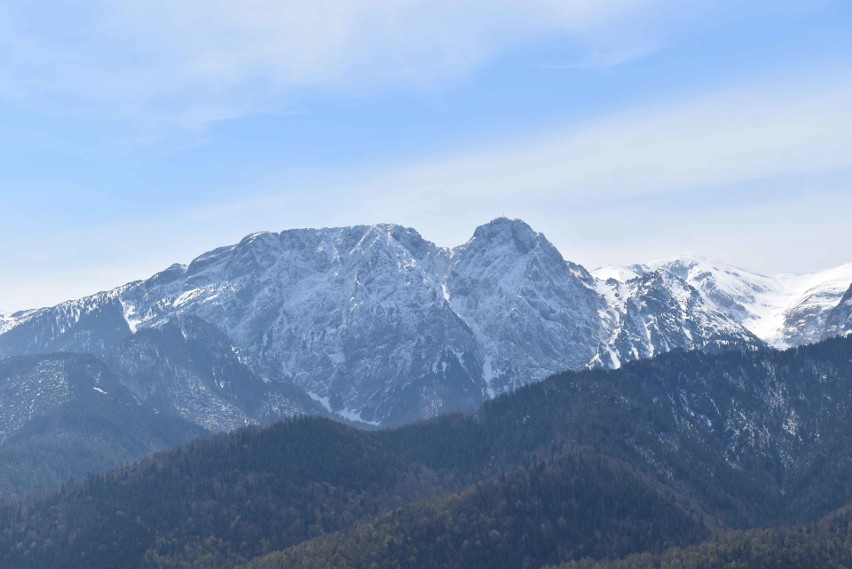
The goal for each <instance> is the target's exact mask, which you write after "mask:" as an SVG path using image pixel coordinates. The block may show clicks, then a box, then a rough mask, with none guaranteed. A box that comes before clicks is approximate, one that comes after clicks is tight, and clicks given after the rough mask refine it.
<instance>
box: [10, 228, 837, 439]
mask: <svg viewBox="0 0 852 569" xmlns="http://www.w3.org/2000/svg"><path fill="white" fill-rule="evenodd" d="M690 262H691V261H690ZM681 264H682V265H683V266H678V265H677V264H676V263H674V262H668V263H666V262H659V263H657V265H659V266H650V265H634V266H632V268H630V269H627V270H623V271H621V274H629V273H627V272H626V271H630V273H632V274H635V275H636V278H635V279H630V280H628V281H627V282H624V283H622V282H619V281H618V280H615V279H611V278H607V280H602V279H600V278H597V277H596V276H595V275H594V271H593V272H589V271H588V270H586V269H585V268H584V267H582V266H581V265H578V264H575V263H572V262H570V261H567V260H565V259H564V258H563V257H562V255H561V253H560V252H559V251H558V250H557V249H556V248H555V247H554V246H553V245H552V244H551V243H550V242H549V241H548V240H547V238H546V237H545V236H544V235H543V234H541V233H539V232H536V231H534V230H533V229H532V228H531V227H530V226H529V225H528V224H526V223H525V222H523V221H522V220H518V219H515V220H510V219H507V218H497V219H495V220H493V221H491V222H489V223H487V224H484V225H482V226H480V227H478V228H477V229H476V230H475V231H474V234H473V236H472V237H471V239H469V240H468V241H467V242H466V243H464V244H462V245H459V246H457V247H454V248H451V249H450V248H442V247H438V246H436V245H435V244H434V243H432V242H430V241H428V240H426V239H424V238H423V237H422V236H421V235H420V234H419V233H418V232H417V231H416V230H414V229H411V228H405V227H403V226H400V225H394V224H379V225H372V226H368V225H361V226H353V227H339V228H324V229H292V230H285V231H282V232H280V233H273V232H260V233H253V234H251V235H248V236H246V237H245V238H243V239H242V240H241V241H240V242H238V243H236V244H234V245H229V246H225V247H219V248H216V249H213V250H211V251H209V252H207V253H204V254H202V255H200V256H198V257H197V258H195V259H194V260H193V261H192V262H190V263H189V264H187V265H180V264H174V265H172V266H170V267H168V268H167V269H165V270H164V271H161V272H159V273H157V274H155V275H153V276H152V277H150V278H148V279H146V280H140V281H134V282H131V283H128V284H126V285H123V286H121V287H118V288H116V289H113V290H111V291H105V292H101V293H97V294H95V295H91V296H89V297H85V298H83V299H78V300H74V301H68V302H66V303H62V304H59V305H56V306H54V307H46V308H41V309H37V310H29V311H22V312H18V313H15V314H13V315H11V316H6V317H4V318H5V320H3V321H2V322H0V357H8V356H12V355H21V354H30V353H47V352H55V351H79V352H91V353H95V354H98V355H102V354H104V353H106V352H108V351H109V350H111V349H113V348H115V346H117V345H118V344H119V343H121V342H122V341H123V340H124V339H126V338H129V337H132V336H133V335H134V334H136V333H138V332H140V331H141V330H145V329H152V328H162V327H164V326H168V325H169V322H172V321H174V320H176V319H180V318H183V317H194V318H198V319H200V320H202V321H205V322H206V323H207V324H209V325H210V326H213V327H215V328H217V329H218V330H219V331H220V332H221V333H222V334H223V335H224V338H226V339H227V342H228V343H230V344H231V345H233V347H234V349H236V350H238V351H239V354H240V357H241V358H242V360H243V363H244V364H245V365H246V366H247V367H248V368H249V369H250V370H251V372H252V373H253V374H255V375H257V376H258V377H259V378H261V379H262V380H263V381H267V382H272V383H281V382H284V383H286V384H288V385H293V386H296V387H298V389H301V390H302V391H303V392H304V394H306V395H307V396H308V397H309V398H310V399H312V400H313V401H317V402H320V403H322V405H323V406H324V407H325V408H326V409H327V410H328V411H330V412H333V413H335V414H337V415H338V416H341V417H344V418H347V419H350V420H356V421H362V422H363V423H364V424H376V425H394V424H402V423H405V422H408V421H410V420H416V419H419V418H424V417H430V416H434V415H436V414H438V413H441V412H447V411H454V410H468V409H472V408H474V407H475V406H476V405H478V404H479V403H481V402H482V401H483V400H484V399H487V398H490V397H493V396H495V395H497V394H499V393H503V392H506V391H511V390H513V389H516V388H518V387H520V386H521V385H524V384H525V383H529V382H531V381H537V380H540V379H542V378H544V377H546V376H548V375H550V374H552V373H556V372H559V371H563V370H565V369H584V368H590V367H618V366H620V365H622V364H623V363H625V362H627V361H632V360H635V359H640V358H646V357H650V356H653V355H655V354H658V353H661V352H665V351H669V350H671V349H675V348H685V349H707V350H719V349H730V348H737V349H761V348H762V347H764V346H765V345H766V344H767V342H766V341H765V339H764V338H762V337H760V335H759V334H756V333H755V331H754V330H753V329H749V323H751V322H752V320H749V318H751V317H753V316H754V313H755V310H756V309H755V308H754V306H756V304H755V303H757V302H758V301H757V300H755V299H756V296H755V295H754V294H752V296H751V297H748V298H745V297H744V295H743V294H739V293H740V292H741V291H740V289H741V288H743V287H745V288H746V289H748V287H749V286H751V287H752V288H754V287H756V286H758V285H756V284H755V282H756V281H755V279H756V278H757V277H752V276H750V275H753V274H751V273H749V274H748V275H745V277H746V278H743V279H741V280H740V281H734V280H731V279H734V276H735V275H734V276H732V273H731V271H727V272H726V271H725V270H716V271H715V272H713V271H709V270H706V268H705V267H704V266H703V265H702V266H700V267H699V266H698V265H697V264H695V263H694V262H693V263H692V264H691V265H689V266H687V265H688V264H689V262H683V263H681ZM705 264H706V263H705ZM849 267H852V265H849ZM640 273H641V274H640ZM841 273H842V274H841V277H843V275H845V273H844V272H842V271H841ZM742 274H744V273H740V275H741V276H742ZM708 275H709V276H708ZM608 276H612V275H608ZM722 277H725V278H726V279H727V280H723V279H722ZM835 280H836V281H837V282H841V280H842V278H841V279H840V280H837V279H835ZM731 283H733V284H731ZM758 284H759V283H758ZM849 284H852V273H850V283H848V284H847V288H848V285H849ZM734 285H736V286H734ZM812 288H813V287H812ZM836 289H838V286H836V283H835V285H832V287H829V288H828V289H827V290H823V289H817V290H815V291H814V293H813V294H812V295H811V296H809V297H803V299H802V302H801V303H800V304H799V305H798V308H797V309H796V310H792V311H791V312H790V314H789V315H787V317H786V320H784V322H785V323H787V324H785V325H788V328H789V330H788V332H787V336H785V337H788V338H789V342H788V343H791V344H792V345H798V344H800V343H806V342H808V341H815V340H818V339H820V338H822V337H826V336H827V335H836V334H843V333H845V332H846V331H847V329H848V328H849V327H850V326H852V324H849V323H848V322H847V320H844V319H843V315H842V314H840V312H839V311H840V308H839V305H840V303H841V299H842V297H843V292H845V291H839V290H836ZM809 290H810V289H809ZM746 292H748V290H746ZM745 296H747V295H745ZM835 296H836V303H834V297H835ZM744 298H745V300H744ZM746 300H748V302H751V304H748V302H746ZM794 308H796V307H794ZM835 308H838V311H835V312H832V310H834V309H835ZM844 314H845V313H844ZM752 328H754V326H752ZM769 343H770V344H771V343H772V342H769ZM773 345H774V344H773ZM785 345H786V344H785Z"/></svg>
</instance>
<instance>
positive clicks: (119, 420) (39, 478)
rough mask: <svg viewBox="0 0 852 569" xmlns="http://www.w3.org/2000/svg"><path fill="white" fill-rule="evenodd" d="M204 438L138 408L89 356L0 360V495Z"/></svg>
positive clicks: (177, 422) (198, 431) (173, 420)
mask: <svg viewBox="0 0 852 569" xmlns="http://www.w3.org/2000/svg"><path fill="white" fill-rule="evenodd" d="M204 432H205V431H204V430H203V429H201V428H200V427H197V426H195V425H192V424H191V423H188V422H185V421H182V420H180V419H177V418H173V417H171V416H168V415H161V414H159V413H156V412H155V411H154V410H153V409H151V408H149V407H147V406H145V405H143V404H141V403H140V402H139V401H138V400H137V399H136V398H135V397H134V396H133V395H132V394H131V393H130V392H128V391H127V390H126V389H125V388H124V387H123V386H122V385H121V383H120V382H119V381H117V380H116V378H115V376H114V375H113V374H112V372H111V371H110V370H109V369H108V368H107V367H106V366H105V365H104V364H103V362H101V361H99V360H97V359H96V358H94V357H92V356H89V355H78V354H56V355H48V356H25V357H18V358H11V359H7V360H3V361H0V464H2V465H3V466H2V469H0V494H7V493H10V492H20V491H22V490H34V489H39V488H45V487H48V486H51V485H55V484H59V483H60V482H63V481H65V480H67V479H68V478H71V477H82V476H85V475H87V474H90V473H93V472H99V471H103V470H107V469H109V468H115V467H117V466H119V465H121V464H125V463H127V462H130V461H132V460H136V459H139V458H142V457H144V456H147V455H149V454H151V453H153V452H156V451H158V450H163V449H167V448H172V447H175V446H177V445H179V444H181V443H184V442H186V441H188V440H191V439H193V438H195V437H198V436H200V435H202V434H203V433H204Z"/></svg>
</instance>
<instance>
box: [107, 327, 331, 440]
mask: <svg viewBox="0 0 852 569" xmlns="http://www.w3.org/2000/svg"><path fill="white" fill-rule="evenodd" d="M105 360H106V362H107V363H108V365H109V366H110V367H111V369H113V370H114V371H115V374H116V376H117V378H118V380H119V381H120V382H121V384H122V385H123V386H124V387H125V388H127V389H129V390H130V391H131V392H132V393H133V394H134V395H135V396H136V397H137V398H138V399H139V400H140V401H143V402H144V403H146V404H148V405H150V406H152V407H153V408H154V409H157V410H158V411H161V412H166V413H170V414H173V415H176V416H178V417H181V418H182V419H185V420H186V421H189V422H191V423H195V424H197V425H199V426H202V427H204V428H205V429H207V430H210V431H229V430H233V429H236V428H238V427H242V426H245V425H248V424H253V423H269V422H272V421H274V420H277V419H281V418H283V417H291V416H293V415H300V414H305V413H308V414H313V415H322V414H325V409H324V408H323V407H322V406H321V405H320V404H319V403H317V402H315V401H313V400H311V399H310V397H308V395H307V394H306V393H305V392H304V391H302V390H301V389H299V388H298V387H296V386H295V385H292V384H290V383H288V382H286V381H278V382H274V383H273V382H266V381H263V380H262V379H261V378H260V377H258V376H257V375H256V374H254V373H253V372H252V371H251V370H250V369H249V368H248V366H246V365H245V364H244V363H243V362H242V361H241V357H240V354H239V351H238V350H237V348H236V347H235V346H233V345H232V344H231V343H230V342H229V341H228V339H227V338H226V337H225V335H224V334H223V333H222V332H221V331H220V330H219V329H218V328H216V327H215V326H213V325H211V324H209V323H207V322H205V321H203V320H201V319H200V318H198V317H195V316H186V317H178V318H176V319H174V320H170V321H168V322H166V323H165V324H164V325H162V326H160V327H158V328H148V329H144V330H140V331H139V332H138V333H136V334H134V335H132V336H130V337H128V338H126V339H125V340H124V341H123V342H122V343H120V344H119V345H118V346H116V347H114V348H113V349H111V350H110V351H109V352H108V353H107V354H106V355H105Z"/></svg>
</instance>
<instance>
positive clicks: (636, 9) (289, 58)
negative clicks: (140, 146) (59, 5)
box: [0, 0, 672, 130]
mask: <svg viewBox="0 0 852 569" xmlns="http://www.w3.org/2000/svg"><path fill="white" fill-rule="evenodd" d="M671 4H672V2H671V0H571V1H565V0H533V1H521V0H497V1H494V2H487V3H486V2H481V1H479V0H438V1H434V0H432V1H427V0H415V1H388V0H358V1H352V0H304V1H301V0H296V1H292V2H286V3H284V2H280V0H245V1H243V2H233V1H224V0H217V1H213V2H209V1H204V2H202V1H200V0H184V1H182V2H170V1H166V0H150V1H148V2H141V3H140V2H135V1H128V0H109V1H104V0H96V1H93V2H90V3H88V4H87V5H85V6H84V7H80V8H79V9H74V10H68V13H67V14H59V15H58V16H57V17H64V16H67V17H68V18H69V19H70V21H68V22H67V23H66V22H62V23H61V25H62V26H65V27H66V28H65V29H60V30H55V29H52V28H51V29H47V30H42V29H41V28H40V26H45V27H47V28H49V27H50V25H52V26H57V25H58V24H57V23H56V22H52V23H51V24H48V23H47V22H46V19H45V18H44V16H43V15H41V14H38V13H34V12H33V11H34V10H38V7H36V6H35V5H32V4H25V3H13V4H12V6H15V5H17V9H13V8H12V7H6V8H5V9H3V10H0V30H2V31H3V36H4V37H3V39H0V54H2V55H3V56H4V59H5V60H6V62H7V65H5V66H4V69H2V70H0V94H2V95H3V96H5V97H6V98H7V99H11V100H14V101H15V102H16V103H17V104H19V105H21V106H23V107H25V108H30V109H35V110H39V111H43V112H50V113H56V114H63V113H76V114H78V115H83V116H91V117H92V118H99V119H103V118H118V119H122V120H135V121H138V122H141V123H145V124H146V128H148V129H155V130H156V128H157V127H158V125H159V128H168V127H169V126H173V127H179V128H184V129H193V128H199V127H202V126H203V125H205V124H207V123H209V122H213V121H218V120H225V119H229V118H235V117H239V116H245V115H247V114H256V113H259V112H260V113H263V112H270V111H272V110H274V109H280V108H282V107H284V108H286V106H287V100H288V98H289V97H290V96H291V95H292V93H293V92H294V91H296V90H300V89H309V90H317V89H319V90H331V91H333V92H335V93H338V94H339V93H341V92H363V91H366V92H371V91H375V90H380V89H384V88H399V87H403V88H413V89H435V88H440V87H441V86H443V85H447V84H448V83H453V82H455V81H459V80H462V79H464V78H466V77H468V76H469V75H470V74H472V73H474V72H475V71H476V70H478V69H479V68H481V67H483V66H485V65H487V64H488V63H489V62H491V61H492V60H494V59H495V58H496V57H498V56H499V55H501V54H502V53H505V52H508V51H510V50H512V49H514V48H516V47H518V46H519V45H523V44H526V43H529V42H535V41H541V40H542V39H546V38H563V39H566V40H567V41H569V42H574V43H575V44H577V45H578V46H580V47H583V46H585V47H587V48H588V49H589V50H590V51H591V52H593V53H631V52H632V53H638V51H637V50H636V47H635V46H634V45H633V42H634V41H642V42H645V41H646V39H647V38H646V36H647V34H650V33H651V32H650V31H647V32H646V31H645V28H646V27H650V24H649V22H650V21H653V19H654V17H655V15H658V14H659V13H661V12H662V11H663V10H664V9H665V8H667V7H668V8H670V7H671ZM72 30H76V32H74V31H72ZM37 33H39V34H40V37H39V39H38V40H36V39H35V37H37V36H36V34H37ZM81 37H82V38H85V41H81V40H80V38H81ZM643 45H644V44H643ZM613 64H614V63H613Z"/></svg>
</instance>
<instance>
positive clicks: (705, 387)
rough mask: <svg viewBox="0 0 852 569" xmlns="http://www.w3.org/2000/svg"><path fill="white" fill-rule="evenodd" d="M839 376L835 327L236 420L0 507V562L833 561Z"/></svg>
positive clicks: (849, 468) (845, 344) (851, 363)
mask: <svg viewBox="0 0 852 569" xmlns="http://www.w3.org/2000/svg"><path fill="white" fill-rule="evenodd" d="M851 387H852V338H846V339H834V340H828V341H825V342H822V343H820V344H816V345H813V346H808V347H803V348H798V349H792V350H788V351H785V352H776V351H769V350H767V351H756V352H735V351H731V352H723V353H718V354H704V353H699V352H682V351H675V352H672V353H669V354H666V355H663V356H661V357H658V358H656V359H654V360H647V361H640V362H635V363H632V364H629V365H626V366H624V367H623V368H621V369H619V370H614V371H606V370H596V371H587V372H577V373H565V374H560V375H557V376H553V377H551V378H549V379H547V380H545V381H543V382H541V383H537V384H534V385H530V386H527V387H525V388H522V389H520V390H518V391H517V392H515V393H512V394H508V395H505V396H501V397H499V398H497V399H495V400H493V401H490V402H488V403H487V404H485V405H484V406H483V407H482V408H481V409H480V410H479V411H478V412H477V413H475V414H472V415H468V416H463V415H449V416H443V417H438V418H436V419H433V420H430V421H426V422H423V423H419V424H416V425H411V426H407V427H403V428H399V429H394V430H388V431H378V432H367V431H360V430H357V429H354V428H352V427H349V426H345V425H342V424H339V423H336V422H333V421H331V420H328V419H318V418H303V419H295V420H289V421H286V422H283V423H279V424H276V425H274V426H272V427H268V428H257V427H255V428H246V429H243V430H240V431H237V432H234V433H231V434H227V435H220V436H215V437H210V438H207V439H203V440H199V441H196V442H194V443H191V444H189V445H187V446H184V447H181V448H179V449H177V450H175V451H170V452H166V453H162V454H159V455H156V456H154V457H153V458H151V459H148V460H145V461H142V462H140V463H138V464H135V465H132V466H128V467H126V468H123V469H120V470H117V471H114V472H111V473H107V474H103V475H98V476H93V477H90V478H88V479H86V480H84V481H81V482H77V483H69V484H66V485H65V486H63V487H62V488H61V489H59V490H57V491H55V492H53V493H50V494H48V495H41V496H30V497H27V498H23V499H9V500H7V501H6V502H5V503H4V504H3V505H2V507H0V566H2V567H16V568H22V569H25V568H28V567H37V568H50V567H62V568H73V567H81V568H83V567H85V568H93V569H96V568H100V567H104V568H106V567H109V568H113V567H187V568H188V567H193V568H195V567H234V566H238V565H243V566H245V567H251V568H264V567H353V568H354V567H364V568H368V569H373V568H376V569H380V568H384V567H542V566H545V565H558V564H560V563H567V562H577V563H580V565H577V567H594V566H596V565H594V563H597V562H601V563H603V564H602V565H601V567H610V566H612V567H633V566H636V567H651V566H655V567H656V566H659V565H660V564H663V565H662V566H666V567H668V566H671V567H675V566H687V565H680V564H679V561H678V559H680V558H678V557H677V556H678V555H680V556H692V557H690V559H693V558H694V559H698V560H699V561H700V560H701V559H702V558H701V557H700V556H701V555H705V556H707V557H706V558H707V559H711V557H712V559H717V558H718V563H721V564H719V565H712V564H710V565H700V564H699V565H697V566H702V567H703V566H712V567H715V566H719V567H739V566H743V567H744V566H748V567H760V566H767V567H769V566H772V567H783V566H784V565H776V564H772V559H774V558H770V557H766V556H765V555H768V554H764V553H763V552H764V551H765V550H772V551H774V552H776V553H774V554H777V555H778V556H779V557H778V558H779V559H787V558H788V556H785V554H784V553H783V550H784V549H785V548H788V549H790V556H789V559H791V560H793V561H791V562H795V560H796V559H822V560H823V561H824V563H825V564H824V565H822V566H827V567H831V566H832V565H831V564H830V563H835V565H836V566H844V563H845V562H844V561H843V558H842V551H841V550H842V549H843V544H846V545H848V543H849V535H848V532H849V525H848V515H847V514H844V513H840V514H838V513H835V514H832V512H833V511H835V510H837V509H838V508H842V507H844V506H846V505H847V504H850V503H852V440H850V439H852V437H850V436H849V433H852V425H851V424H850V414H849V409H850V408H852V401H850V400H852V389H850V388H851ZM825 516H829V517H827V518H825ZM821 518H824V520H823V521H822V522H818V520H820V519H821ZM843 520H846V521H845V522H844V521H843ZM844 523H845V525H844ZM832 524H833V525H832ZM754 528H764V529H754ZM766 528H783V529H766ZM738 544H740V545H738ZM820 544H825V545H824V546H823V545H820ZM779 548H780V549H779ZM778 551H782V553H778ZM799 551H800V552H801V554H799V553H795V555H794V552H799ZM847 551H848V548H847ZM832 552H840V553H838V554H837V555H836V556H835V555H834V553H832ZM631 554H636V555H634V556H631ZM749 555H751V556H752V557H749ZM808 555H810V556H811V557H807V556H808ZM820 555H825V556H829V557H825V558H824V559H823V558H820V557H818V556H820ZM713 556H715V557H713ZM761 556H763V557H761ZM832 556H833V557H832ZM764 557H765V558H766V559H767V560H768V561H766V563H767V564H765V565H760V563H763V562H762V561H758V559H759V558H764ZM749 559H751V561H749ZM690 562H691V563H692V561H690ZM716 562H717V561H713V562H712V563H716ZM606 563H610V564H612V563H615V565H606ZM618 563H625V564H626V565H618ZM641 563H645V565H641ZM665 563H669V565H665ZM708 563H710V561H708ZM726 563H727V564H726ZM738 563H739V564H740V565H737V564H738ZM743 563H744V564H743ZM590 564H591V565H590ZM630 564H633V565H630ZM655 564H656V565H655ZM789 566H791V567H800V566H804V565H789ZM816 566H821V565H820V564H817V565H816Z"/></svg>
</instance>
